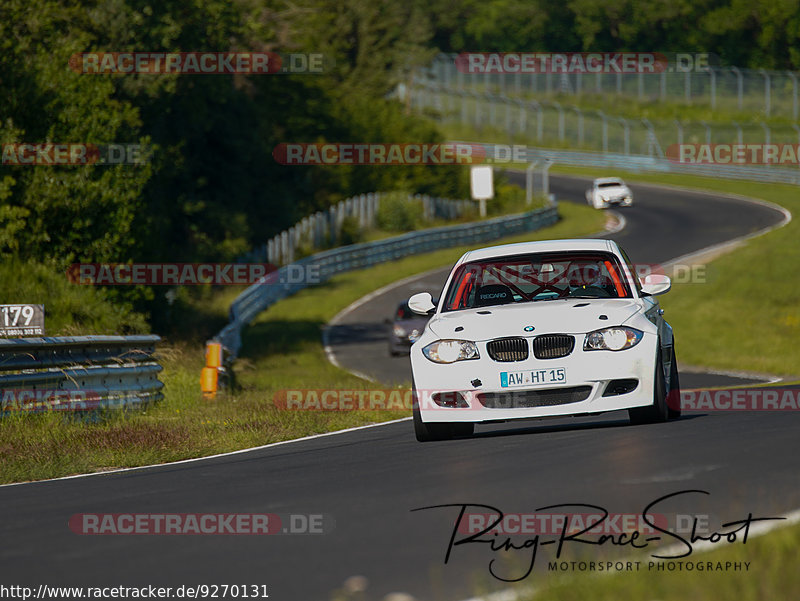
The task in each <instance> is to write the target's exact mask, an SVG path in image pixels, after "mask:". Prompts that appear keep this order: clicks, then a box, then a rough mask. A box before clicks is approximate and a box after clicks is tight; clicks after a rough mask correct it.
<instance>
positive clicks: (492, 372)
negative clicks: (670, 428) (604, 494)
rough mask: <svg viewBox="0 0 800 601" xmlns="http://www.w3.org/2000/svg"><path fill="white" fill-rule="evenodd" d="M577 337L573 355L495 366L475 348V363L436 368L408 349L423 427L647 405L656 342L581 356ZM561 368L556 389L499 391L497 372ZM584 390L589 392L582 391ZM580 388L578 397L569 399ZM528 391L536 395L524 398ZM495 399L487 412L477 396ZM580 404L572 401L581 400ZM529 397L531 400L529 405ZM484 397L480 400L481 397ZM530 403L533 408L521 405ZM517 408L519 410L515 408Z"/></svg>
mask: <svg viewBox="0 0 800 601" xmlns="http://www.w3.org/2000/svg"><path fill="white" fill-rule="evenodd" d="M582 343H583V337H582V335H578V336H576V345H575V350H574V351H573V352H572V353H571V354H570V355H569V356H567V357H563V358H561V359H545V360H539V359H535V358H534V357H532V356H531V357H529V358H528V359H527V360H525V361H519V362H508V363H506V362H497V361H494V360H492V359H491V358H490V357H489V356H488V353H487V352H486V346H485V344H482V343H478V345H479V352H480V354H481V358H480V359H475V360H469V361H457V362H455V363H450V364H436V363H433V362H431V361H430V360H428V359H427V358H426V357H425V356H424V355H423V354H422V349H421V346H420V345H414V346H413V347H412V349H411V363H412V368H413V372H414V386H415V389H416V391H417V400H418V406H419V410H420V416H421V418H422V421H423V422H476V423H477V422H492V421H509V420H516V419H530V418H537V417H557V416H570V415H580V414H587V413H602V412H606V411H616V410H619V409H630V408H633V407H644V406H648V405H652V404H653V383H654V381H653V380H654V374H655V357H656V345H657V338H656V336H654V335H648V334H645V336H644V338H643V339H642V341H641V342H639V344H637V345H636V346H634V347H633V348H630V349H626V350H623V351H584V350H583V348H582ZM558 368H563V369H564V370H566V378H565V380H564V381H563V382H559V383H557V384H536V385H522V386H508V387H503V386H501V373H502V372H506V373H508V372H524V371H529V370H537V371H538V370H551V369H558ZM619 380H636V381H637V385H636V388H635V389H634V390H632V391H630V392H626V393H623V394H614V395H611V396H603V394H604V392H606V389H607V388H608V386H609V383H611V382H612V381H619ZM586 387H588V388H589V390H588V391H585V389H586ZM576 389H578V390H580V389H583V391H584V392H582V393H581V394H577V393H575V394H571V391H572V392H575V391H576ZM528 391H539V394H534V395H527V394H525V393H526V392H528ZM441 393H458V394H457V395H454V394H447V395H445V397H444V398H445V399H448V400H452V399H457V400H458V401H459V403H460V404H466V405H467V406H463V407H443V406H441V405H440V404H438V403H437V402H436V398H437V397H438V398H440V399H441V396H440V395H441ZM492 393H495V394H497V395H500V396H499V397H495V398H499V402H497V403H495V406H494V407H487V406H485V405H484V404H483V403H481V401H480V400H479V399H480V398H481V397H480V396H479V395H487V394H492ZM584 395H585V398H584V399H583V400H575V398H576V397H583V396H584ZM531 396H535V397H537V398H536V400H533V401H531V398H530V397H531ZM484 398H485V397H484ZM531 403H533V404H535V405H536V406H527V405H530V404H531ZM520 405H522V406H520Z"/></svg>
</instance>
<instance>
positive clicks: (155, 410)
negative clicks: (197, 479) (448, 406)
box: [0, 204, 606, 483]
mask: <svg viewBox="0 0 800 601" xmlns="http://www.w3.org/2000/svg"><path fill="white" fill-rule="evenodd" d="M560 212H561V215H562V217H563V219H562V220H561V221H560V222H559V223H557V224H555V225H553V226H551V227H549V228H546V229H542V230H540V231H537V232H532V233H530V234H525V235H520V236H516V237H512V238H508V239H505V240H500V241H498V242H517V241H522V240H532V239H546V238H562V237H574V236H581V235H587V234H591V233H593V232H597V231H600V230H602V229H603V226H604V223H605V219H606V216H605V215H604V214H601V213H599V212H597V211H594V210H592V209H591V208H589V207H588V206H587V207H583V206H576V205H572V204H564V205H562V206H561V208H560ZM466 250H467V247H463V248H453V249H447V250H440V251H436V252H433V253H429V254H425V255H418V256H414V257H408V258H405V259H402V260H399V261H394V262H392V263H387V264H382V265H378V266H375V267H373V268H370V269H366V270H362V271H357V272H351V273H346V274H341V275H339V276H337V277H335V278H333V279H332V280H330V281H329V282H327V283H326V284H324V285H321V286H317V287H313V288H309V289H306V290H303V291H301V292H300V293H298V294H297V295H295V296H293V297H292V298H289V299H286V300H284V301H281V302H279V303H277V304H276V305H274V306H273V307H271V308H270V309H269V310H268V311H266V312H264V313H263V314H262V315H260V316H259V318H258V319H257V320H256V322H255V323H254V324H253V325H251V326H250V327H249V328H247V329H246V330H245V333H244V341H243V342H244V344H243V350H242V358H241V359H240V360H239V361H238V362H237V372H238V380H239V383H240V389H239V390H238V391H237V392H236V393H235V394H220V395H218V397H217V399H215V400H211V401H209V400H204V399H203V398H202V396H201V394H200V391H199V388H200V387H199V379H200V369H201V367H202V365H203V352H202V348H201V347H199V346H197V345H195V344H187V343H182V344H175V343H172V344H170V341H166V342H167V343H166V344H164V345H162V350H161V351H160V353H161V364H162V365H163V366H164V372H163V374H162V378H161V379H162V381H163V382H164V383H165V391H164V392H165V400H164V401H163V402H161V403H159V404H157V405H155V406H153V407H150V408H148V409H146V410H145V411H132V412H129V413H127V414H123V413H110V414H108V415H104V416H96V417H95V418H93V419H92V420H83V421H82V420H80V419H78V418H76V417H71V418H70V417H66V416H63V415H59V414H55V413H50V414H44V415H9V416H6V417H3V418H2V419H0V482H3V483H5V482H19V481H27V480H37V479H43V478H52V477H58V476H65V475H69V474H75V473H84V472H93V471H101V470H107V469H112V468H117V467H131V466H137V465H146V464H151V463H161V462H167V461H176V460H180V459H186V458H190V457H200V456H204V455H211V454H214V453H221V452H226V451H233V450H237V449H242V448H246V447H252V446H258V445H262V444H267V443H270V442H276V441H280V440H288V439H292V438H298V437H301V436H305V435H309V434H315V433H321V432H329V431H334V430H339V429H342V428H347V427H353V426H359V425H364V424H368V423H374V422H378V421H384V420H389V419H394V418H398V417H406V416H407V415H408V413H409V412H408V411H391V412H390V411H386V412H378V411H370V412H322V411H284V410H278V409H276V408H275V407H274V406H273V395H274V394H275V392H277V391H280V390H284V389H331V388H332V389H346V390H351V389H352V390H363V389H367V388H372V387H374V385H372V384H370V383H367V382H365V381H363V380H361V379H359V378H356V377H355V376H352V375H350V374H348V373H347V372H344V371H342V370H339V369H337V368H335V367H334V366H333V365H331V364H330V363H329V362H328V361H327V359H326V357H325V354H324V350H323V347H322V343H321V330H322V327H323V326H324V324H325V323H327V322H328V321H329V320H330V318H331V317H333V316H334V315H335V314H336V313H337V312H339V311H340V310H341V309H343V308H344V307H346V306H347V305H348V304H350V303H351V302H353V301H355V300H357V299H358V298H360V297H361V296H363V295H365V294H367V293H368V292H370V291H372V290H374V289H375V288H378V287H380V286H383V285H385V284H388V283H390V282H393V281H395V280H397V279H400V278H403V277H406V276H409V275H413V274H415V273H420V272H423V271H426V270H429V269H433V268H436V267H442V266H446V265H448V264H450V263H453V262H454V261H455V260H456V259H457V258H458V257H459V256H460V255H461V254H462V253H463V252H464V251H466ZM233 294H234V292H233V291H231V290H226V291H223V292H222V293H221V295H222V296H224V297H225V301H226V302H219V300H218V299H216V300H215V299H214V298H212V299H210V300H208V302H207V306H206V308H205V311H206V313H207V314H208V315H211V316H216V318H219V317H220V316H224V315H225V313H226V312H227V307H228V305H229V301H230V300H232V299H231V298H229V297H231V296H233ZM409 432H410V430H409ZM409 435H410V434H409Z"/></svg>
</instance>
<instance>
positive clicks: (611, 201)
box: [586, 177, 633, 209]
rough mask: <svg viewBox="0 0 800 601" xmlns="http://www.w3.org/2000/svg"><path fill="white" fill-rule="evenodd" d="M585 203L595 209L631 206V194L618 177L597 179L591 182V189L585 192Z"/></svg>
mask: <svg viewBox="0 0 800 601" xmlns="http://www.w3.org/2000/svg"><path fill="white" fill-rule="evenodd" d="M586 201H587V202H588V203H589V204H590V205H592V206H593V207H594V208H595V209H607V208H608V207H610V206H612V205H614V206H621V207H630V206H632V205H633V192H631V189H630V188H629V187H628V186H627V185H626V184H625V182H623V181H622V180H621V179H619V178H618V177H599V178H597V179H596V180H594V182H592V187H591V188H590V189H589V190H587V191H586Z"/></svg>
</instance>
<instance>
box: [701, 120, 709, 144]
mask: <svg viewBox="0 0 800 601" xmlns="http://www.w3.org/2000/svg"><path fill="white" fill-rule="evenodd" d="M700 125H702V126H703V127H704V128H705V130H706V144H711V127H710V126H709V125H708V123H706V122H705V121H703V120H702V119H701V120H700Z"/></svg>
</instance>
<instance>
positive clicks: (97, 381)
mask: <svg viewBox="0 0 800 601" xmlns="http://www.w3.org/2000/svg"><path fill="white" fill-rule="evenodd" d="M159 340H160V337H158V336H66V337H55V338H16V339H8V340H0V415H7V414H9V413H11V412H15V411H26V412H40V411H47V410H55V411H84V410H94V409H102V408H117V407H135V406H140V405H144V404H147V403H150V402H154V401H157V400H160V399H161V398H162V397H163V395H162V393H161V389H162V388H163V387H164V385H163V384H162V383H161V382H160V381H159V379H158V374H159V372H160V371H161V369H162V368H161V366H160V365H159V364H158V362H157V361H156V360H155V358H154V356H153V355H154V353H155V346H156V343H157V342H158V341H159Z"/></svg>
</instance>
